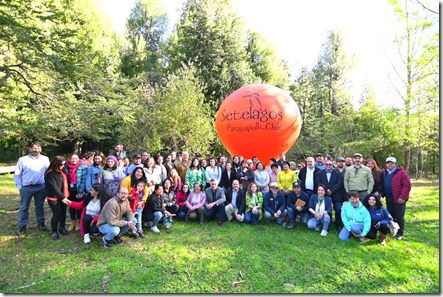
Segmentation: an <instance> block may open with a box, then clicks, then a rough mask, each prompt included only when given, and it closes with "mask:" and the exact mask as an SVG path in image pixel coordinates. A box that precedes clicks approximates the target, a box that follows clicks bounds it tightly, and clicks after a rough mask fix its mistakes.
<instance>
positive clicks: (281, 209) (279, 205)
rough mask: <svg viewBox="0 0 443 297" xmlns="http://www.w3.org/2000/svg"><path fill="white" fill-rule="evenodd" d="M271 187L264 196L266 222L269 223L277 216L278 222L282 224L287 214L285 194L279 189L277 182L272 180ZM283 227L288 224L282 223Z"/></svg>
mask: <svg viewBox="0 0 443 297" xmlns="http://www.w3.org/2000/svg"><path fill="white" fill-rule="evenodd" d="M269 187H270V191H268V192H266V194H265V196H264V197H263V209H264V212H265V222H266V223H267V222H269V221H270V220H271V219H272V218H275V219H276V222H277V224H279V225H282V224H283V222H284V220H285V216H286V214H287V210H286V199H285V195H283V193H282V192H281V191H280V190H279V189H278V184H277V183H276V182H272V183H271V185H270V186H269ZM282 227H283V228H285V227H286V226H285V225H282Z"/></svg>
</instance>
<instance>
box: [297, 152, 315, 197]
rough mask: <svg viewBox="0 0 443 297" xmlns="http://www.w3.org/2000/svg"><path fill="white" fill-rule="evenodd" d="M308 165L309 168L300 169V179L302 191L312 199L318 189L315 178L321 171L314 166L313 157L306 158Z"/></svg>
mask: <svg viewBox="0 0 443 297" xmlns="http://www.w3.org/2000/svg"><path fill="white" fill-rule="evenodd" d="M306 165H307V166H305V167H303V168H302V169H300V172H299V173H298V178H299V179H300V183H301V190H302V191H303V192H305V193H306V194H308V196H309V197H311V196H312V194H314V193H315V191H316V189H317V179H316V178H315V176H316V174H317V173H318V172H319V171H320V169H319V168H318V167H316V166H315V165H314V158H313V157H307V158H306Z"/></svg>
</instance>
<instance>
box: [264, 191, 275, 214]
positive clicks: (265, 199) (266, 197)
mask: <svg viewBox="0 0 443 297" xmlns="http://www.w3.org/2000/svg"><path fill="white" fill-rule="evenodd" d="M268 193H269V192H268ZM268 193H266V194H265V197H264V198H263V208H264V209H265V210H266V211H267V212H269V213H270V214H271V215H272V216H273V215H274V213H275V212H274V210H273V209H272V208H271V207H269V194H268Z"/></svg>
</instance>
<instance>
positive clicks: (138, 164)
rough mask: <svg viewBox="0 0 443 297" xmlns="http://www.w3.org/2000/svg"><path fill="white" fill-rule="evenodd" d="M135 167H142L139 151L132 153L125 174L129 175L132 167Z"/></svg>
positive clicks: (132, 169)
mask: <svg viewBox="0 0 443 297" xmlns="http://www.w3.org/2000/svg"><path fill="white" fill-rule="evenodd" d="M136 167H141V168H143V164H142V156H141V155H140V154H139V153H137V154H134V155H133V156H132V164H131V165H129V167H128V170H127V171H126V174H127V176H129V175H131V173H132V171H134V169H135V168H136Z"/></svg>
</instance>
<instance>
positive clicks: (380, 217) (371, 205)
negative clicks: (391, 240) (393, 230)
mask: <svg viewBox="0 0 443 297" xmlns="http://www.w3.org/2000/svg"><path fill="white" fill-rule="evenodd" d="M363 205H364V206H365V207H366V208H367V209H368V211H369V215H370V216H371V229H370V230H369V232H368V234H367V235H366V237H367V238H370V239H375V238H377V231H380V244H381V245H382V246H386V235H387V234H388V233H389V223H390V222H391V220H392V217H391V215H390V214H389V212H388V210H387V209H386V208H384V207H383V204H382V202H381V200H380V196H378V195H375V194H369V195H368V196H366V197H365V200H364V201H363Z"/></svg>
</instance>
